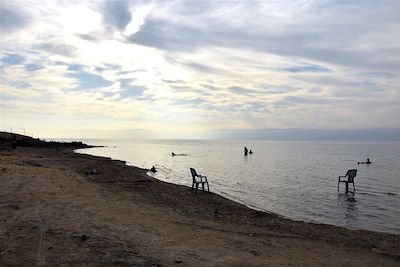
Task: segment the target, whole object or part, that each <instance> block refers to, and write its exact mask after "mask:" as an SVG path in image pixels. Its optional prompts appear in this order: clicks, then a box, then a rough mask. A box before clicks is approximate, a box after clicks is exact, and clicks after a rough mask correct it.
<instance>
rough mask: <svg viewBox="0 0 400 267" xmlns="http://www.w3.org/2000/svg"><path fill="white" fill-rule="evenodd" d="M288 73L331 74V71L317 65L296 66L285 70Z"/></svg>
mask: <svg viewBox="0 0 400 267" xmlns="http://www.w3.org/2000/svg"><path fill="white" fill-rule="evenodd" d="M284 70H286V71H289V72H316V73H318V72H331V71H332V70H330V69H328V68H325V67H323V66H319V65H308V66H296V67H289V68H285V69H284Z"/></svg>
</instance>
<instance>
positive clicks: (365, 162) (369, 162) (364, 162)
mask: <svg viewBox="0 0 400 267" xmlns="http://www.w3.org/2000/svg"><path fill="white" fill-rule="evenodd" d="M371 163H372V162H371V161H370V160H369V158H367V161H361V162H360V161H359V162H358V164H371Z"/></svg>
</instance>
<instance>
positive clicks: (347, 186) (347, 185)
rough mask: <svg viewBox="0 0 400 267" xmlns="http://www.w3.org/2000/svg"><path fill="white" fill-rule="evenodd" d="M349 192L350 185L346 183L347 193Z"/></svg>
mask: <svg viewBox="0 0 400 267" xmlns="http://www.w3.org/2000/svg"><path fill="white" fill-rule="evenodd" d="M347 192H349V183H348V182H346V193H347Z"/></svg>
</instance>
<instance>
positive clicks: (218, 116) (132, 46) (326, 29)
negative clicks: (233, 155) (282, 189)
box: [0, 0, 400, 138]
mask: <svg viewBox="0 0 400 267" xmlns="http://www.w3.org/2000/svg"><path fill="white" fill-rule="evenodd" d="M399 14H400V1H397V0H392V1H391V0H387V1H385V0H376V1H373V0H371V1H370V0H365V1H358V0H357V1H356V0H354V1H350V0H348V1H347V0H346V1H345V0H331V1H330V0H318V1H312V0H303V1H301V0H299V1H292V0H290V1H289V0H271V1H268V0H264V1H235V0H230V1H218V0H217V1H206V0H196V1H190V0H187V1H173V0H171V1H122V0H121V1H120V0H118V1H87V2H85V1H66V0H63V1H58V0H48V1H41V0H35V1H33V0H32V1H30V0H21V1H16V0H9V1H3V0H1V1H0V34H1V42H0V82H1V93H0V98H1V102H0V104H1V106H0V108H1V109H0V112H1V130H9V129H10V127H11V128H12V129H13V131H18V132H22V131H23V129H24V128H25V129H26V132H28V133H33V134H34V135H35V136H40V137H117V136H124V137H126V136H130V137H154V138H208V137H213V134H214V133H215V132H216V131H220V130H229V131H232V130H235V129H239V130H246V129H247V130H252V129H265V128H274V129H275V128H280V129H289V128H300V129H308V128H314V129H360V128H373V127H388V128H400V120H399V118H398V117H399V114H400V104H399V101H400V78H399V73H400V16H399Z"/></svg>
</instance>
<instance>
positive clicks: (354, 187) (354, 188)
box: [353, 182, 356, 191]
mask: <svg viewBox="0 0 400 267" xmlns="http://www.w3.org/2000/svg"><path fill="white" fill-rule="evenodd" d="M353 190H354V191H356V186H355V185H354V182H353Z"/></svg>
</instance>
